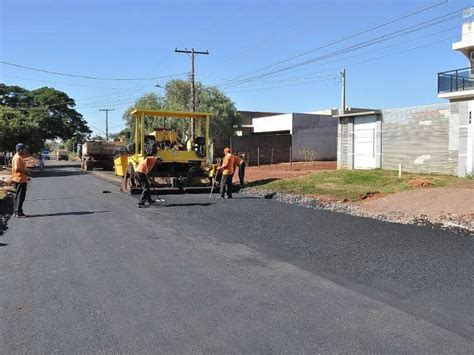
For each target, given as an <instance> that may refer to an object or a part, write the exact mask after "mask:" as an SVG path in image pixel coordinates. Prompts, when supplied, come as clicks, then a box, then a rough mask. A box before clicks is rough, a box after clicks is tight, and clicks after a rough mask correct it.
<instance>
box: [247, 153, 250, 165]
mask: <svg viewBox="0 0 474 355" xmlns="http://www.w3.org/2000/svg"><path fill="white" fill-rule="evenodd" d="M247 166H250V152H247Z"/></svg>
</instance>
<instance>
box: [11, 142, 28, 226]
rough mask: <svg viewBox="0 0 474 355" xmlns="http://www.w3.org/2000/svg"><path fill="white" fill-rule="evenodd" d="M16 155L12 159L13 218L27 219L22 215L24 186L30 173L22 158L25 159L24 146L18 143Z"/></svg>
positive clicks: (24, 195) (24, 194)
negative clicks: (13, 187)
mask: <svg viewBox="0 0 474 355" xmlns="http://www.w3.org/2000/svg"><path fill="white" fill-rule="evenodd" d="M15 150H16V154H15V155H14V156H13V158H12V181H13V184H14V186H15V191H16V192H15V202H14V206H15V217H17V218H24V217H27V216H26V215H25V214H24V213H23V202H25V197H26V185H27V184H28V177H29V175H30V172H29V171H28V169H27V168H26V163H25V160H24V158H25V157H26V146H25V145H24V144H22V143H18V144H17V145H16V147H15Z"/></svg>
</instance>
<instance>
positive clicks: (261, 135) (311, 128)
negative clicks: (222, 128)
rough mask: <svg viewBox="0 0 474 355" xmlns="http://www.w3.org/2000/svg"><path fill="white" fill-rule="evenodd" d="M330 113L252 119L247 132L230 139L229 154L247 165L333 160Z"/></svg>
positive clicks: (334, 127) (334, 137) (333, 124)
mask: <svg viewBox="0 0 474 355" xmlns="http://www.w3.org/2000/svg"><path fill="white" fill-rule="evenodd" d="M331 112H332V111H331ZM331 112H329V113H327V112H325V113H324V114H319V113H286V114H272V115H254V117H252V120H251V125H250V124H248V123H250V122H247V125H246V126H245V128H246V129H248V131H247V132H246V133H245V134H242V136H241V137H233V138H232V148H233V151H234V152H236V153H240V154H245V155H246V157H247V159H248V160H249V161H250V163H251V165H255V164H258V163H260V164H266V163H277V162H288V161H290V160H292V161H305V160H336V155H337V120H335V119H334V118H333V116H332V115H331Z"/></svg>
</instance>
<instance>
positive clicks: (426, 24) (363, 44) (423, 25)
mask: <svg viewBox="0 0 474 355" xmlns="http://www.w3.org/2000/svg"><path fill="white" fill-rule="evenodd" d="M461 11H462V10H457V11H454V12H451V13H449V14H446V15H443V16H440V17H436V18H432V19H430V20H427V21H423V22H421V23H418V24H416V25H413V26H410V27H406V28H403V29H400V30H397V31H395V32H392V33H389V34H385V35H382V36H378V37H375V38H372V39H370V40H368V41H365V42H360V43H358V44H355V45H352V46H349V47H346V48H343V49H341V50H336V51H333V52H331V53H329V54H326V55H323V56H320V57H315V58H311V59H308V60H305V61H303V62H299V63H296V64H292V65H290V66H287V67H284V68H281V69H277V70H274V71H271V72H266V73H263V74H259V75H255V76H250V78H247V79H244V78H245V77H249V75H251V74H253V73H258V72H261V71H263V70H265V69H269V68H272V67H274V66H276V65H279V64H283V63H286V62H288V61H290V60H293V59H295V58H298V57H301V56H303V55H305V54H307V53H312V52H314V51H317V50H320V49H322V48H326V47H329V46H332V45H333V44H334V42H331V43H329V44H327V45H323V46H320V47H318V48H315V49H314V50H311V51H308V52H305V54H301V55H298V56H294V57H291V59H287V60H284V61H280V62H277V63H274V64H271V65H268V66H265V67H263V68H260V69H258V70H255V71H253V72H250V73H247V74H244V75H240V76H237V77H235V78H233V79H228V80H225V81H223V82H221V83H219V84H217V85H216V87H222V86H229V85H232V84H234V83H236V82H242V81H245V80H252V79H256V78H260V77H264V76H268V75H270V74H274V73H278V72H282V71H287V70H289V69H292V68H295V67H298V66H302V65H306V64H309V63H313V62H314V61H318V60H321V59H324V58H326V57H328V56H334V55H336V54H342V53H345V52H347V51H353V50H357V49H360V48H363V47H366V46H369V45H373V44H377V43H380V42H383V41H387V40H390V39H393V38H396V37H399V36H402V35H405V34H409V33H412V32H416V31H420V30H422V29H425V28H428V27H431V26H435V25H437V24H440V23H442V22H445V21H448V20H450V19H452V18H454V17H455V16H457V15H458V14H459V13H460V12H461ZM367 32H369V31H367ZM360 34H361V33H360V32H359V33H358V34H355V35H351V36H348V37H346V38H343V39H341V40H338V41H337V43H339V42H343V41H345V40H347V39H350V38H354V37H356V36H358V35H360ZM239 79H241V80H239Z"/></svg>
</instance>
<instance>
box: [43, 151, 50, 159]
mask: <svg viewBox="0 0 474 355" xmlns="http://www.w3.org/2000/svg"><path fill="white" fill-rule="evenodd" d="M41 155H42V156H43V159H45V160H50V159H51V154H50V153H49V150H43V151H42V152H41Z"/></svg>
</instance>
